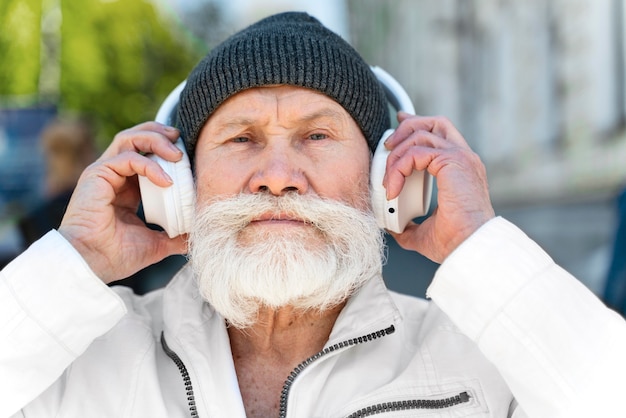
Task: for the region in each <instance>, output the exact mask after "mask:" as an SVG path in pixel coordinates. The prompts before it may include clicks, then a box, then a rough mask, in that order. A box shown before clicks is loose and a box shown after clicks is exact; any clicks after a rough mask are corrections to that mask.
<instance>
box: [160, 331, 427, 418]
mask: <svg viewBox="0 0 626 418" xmlns="http://www.w3.org/2000/svg"><path fill="white" fill-rule="evenodd" d="M395 331H396V328H395V327H394V326H393V325H391V326H390V327H388V328H385V329H382V330H380V331H376V332H372V333H371V334H367V335H364V336H362V337H357V338H352V339H349V340H346V341H342V342H339V343H337V344H333V345H332V346H330V347H326V348H325V349H323V350H322V351H320V352H319V353H317V354H315V355H313V356H311V357H309V358H308V359H306V360H304V361H303V362H302V363H300V364H299V365H298V366H297V367H296V368H295V369H293V371H292V372H291V374H290V375H289V377H288V378H287V380H286V381H285V383H284V384H283V390H282V391H281V394H280V412H279V417H280V418H285V417H286V416H287V400H288V398H289V392H290V391H291V387H292V386H293V382H294V380H295V379H296V377H298V375H299V374H300V373H302V371H303V370H304V369H306V368H307V367H308V366H310V365H311V364H312V363H313V362H315V361H316V360H318V359H320V358H321V357H324V356H326V355H327V354H330V353H332V352H334V351H336V350H339V349H342V348H344V347H351V346H353V345H358V344H363V343H366V342H368V341H372V340H375V339H377V338H381V337H384V336H386V335H389V334H393V333H394V332H395ZM161 345H162V346H163V351H165V354H167V356H168V357H169V358H170V359H172V361H173V362H174V364H176V367H178V370H179V371H180V374H181V376H182V377H183V382H184V384H185V391H186V392H187V401H188V403H189V412H190V414H191V417H192V418H198V416H199V415H198V411H197V409H196V401H195V397H194V394H193V386H192V384H191V377H189V372H188V371H187V367H186V366H185V364H184V363H183V361H182V360H181V359H180V357H179V356H178V354H176V353H175V352H174V351H173V350H172V349H171V348H169V346H168V345H167V343H166V342H165V336H164V334H163V331H161ZM408 402H415V401H408ZM417 402H437V401H434V400H430V401H428V400H427V401H417ZM394 403H398V404H400V402H394ZM381 405H383V404H381ZM370 409H371V408H370ZM381 411H382V410H381ZM370 415H371V413H370ZM352 416H354V417H359V416H367V415H354V414H353V415H351V417H352Z"/></svg>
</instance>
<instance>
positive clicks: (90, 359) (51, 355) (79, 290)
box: [0, 218, 626, 418]
mask: <svg viewBox="0 0 626 418" xmlns="http://www.w3.org/2000/svg"><path fill="white" fill-rule="evenodd" d="M1 274H2V277H1V279H0V397H1V398H0V417H7V416H16V417H22V416H25V417H78V416H88V417H144V416H145V417H188V416H193V414H192V412H194V411H195V412H196V413H197V414H198V416H200V417H228V418H230V417H244V416H245V413H244V408H243V404H242V401H241V395H240V393H239V388H238V384H237V378H236V374H235V370H234V366H233V361H232V357H231V355H230V346H229V341H228V336H227V333H226V329H225V327H224V321H223V319H222V318H221V317H220V316H219V315H218V314H216V313H215V312H214V311H213V310H212V308H211V307H210V306H209V305H208V304H206V303H203V302H202V300H201V298H200V297H199V295H198V292H197V289H196V286H195V282H194V280H193V278H192V277H191V273H190V269H188V268H183V270H182V271H181V272H180V273H179V274H178V275H177V276H176V277H175V278H174V279H173V280H172V281H171V283H170V284H169V285H168V286H167V287H166V288H165V289H164V290H159V291H156V292H153V293H151V294H148V295H146V296H143V297H138V296H135V295H133V294H131V292H130V291H129V290H128V289H125V288H122V287H118V288H114V289H111V288H109V287H107V286H105V285H104V284H103V283H102V282H101V281H100V280H99V279H98V278H97V277H95V276H94V274H93V273H92V272H91V271H90V269H89V268H88V267H87V265H86V264H85V263H84V261H83V260H82V259H81V258H80V256H79V255H78V254H77V253H76V251H75V250H74V249H73V248H72V247H71V246H70V245H69V244H68V243H67V242H66V241H64V240H63V239H62V238H61V237H60V235H59V234H58V233H56V232H51V233H50V234H48V235H47V236H46V237H44V238H43V239H42V240H40V241H39V242H38V243H36V244H35V245H34V246H33V247H31V248H30V249H29V250H28V251H27V252H26V253H25V254H23V255H22V256H21V257H20V258H19V259H17V260H16V261H14V262H13V263H12V264H10V265H9V266H7V267H6V268H5V270H3V271H2V273H1ZM428 295H429V297H430V298H432V300H433V301H434V302H435V303H432V302H428V301H425V300H421V299H417V298H413V297H408V296H402V295H399V294H395V293H393V292H389V291H388V290H387V289H385V287H384V285H383V282H382V279H381V278H380V277H376V278H373V279H372V280H371V281H370V282H369V283H368V284H367V285H366V286H365V287H364V288H363V289H361V291H359V292H358V293H357V294H356V295H355V296H353V297H352V298H351V299H350V301H349V302H348V304H347V305H346V307H345V308H344V310H343V311H342V312H341V314H340V316H339V318H338V320H337V322H336V324H335V326H334V328H333V331H332V333H331V335H330V338H329V341H328V343H327V344H326V348H325V349H324V350H323V352H322V353H320V354H319V355H318V356H314V358H312V359H307V360H304V361H303V364H302V365H301V366H300V367H298V368H297V369H296V370H294V372H293V373H292V376H289V377H286V383H285V389H284V391H283V404H282V407H283V408H284V410H283V413H284V416H286V417H348V416H355V417H356V416H369V415H373V414H374V413H379V412H380V413H381V415H380V416H381V417H409V416H411V417H413V416H430V417H432V416H445V417H465V416H472V417H507V416H513V417H516V418H517V417H526V416H528V417H625V416H626V407H623V406H622V405H621V404H622V402H621V397H622V396H623V393H624V389H626V384H625V383H624V381H625V379H624V377H625V376H626V324H625V323H624V321H623V320H622V318H621V317H619V316H618V315H616V314H614V313H612V312H611V311H609V310H608V309H606V308H604V306H603V305H602V304H601V303H600V301H598V300H597V298H595V296H593V295H592V294H591V293H590V292H589V291H588V290H587V289H586V288H585V287H584V286H582V285H581V284H580V283H579V282H577V281H576V280H575V279H574V278H572V277H571V276H570V275H569V274H567V273H566V272H565V271H563V270H562V269H560V268H559V267H558V266H556V265H555V264H554V263H553V262H552V260H551V259H550V258H549V257H548V256H547V255H546V254H545V253H544V252H543V251H542V250H541V249H540V248H539V247H537V246H536V245H535V244H534V243H533V242H532V241H530V240H529V239H528V238H527V237H526V236H525V235H524V234H523V233H521V231H519V230H518V229H517V228H515V227H514V226H513V225H511V224H510V223H508V222H506V221H504V220H503V219H501V218H498V219H495V220H493V221H491V222H489V223H488V224H486V225H485V226H483V227H482V228H481V229H480V230H479V231H477V233H475V234H474V235H473V236H472V237H470V239H469V240H468V241H466V242H465V243H464V244H463V245H462V246H461V247H460V248H459V249H457V251H455V252H454V253H453V254H452V255H451V256H450V257H449V258H448V259H447V260H446V261H445V262H444V263H443V264H442V266H441V267H440V269H439V270H438V272H437V274H436V277H435V279H434V281H433V283H432V285H431V286H430V288H429V291H428ZM444 312H445V313H444ZM161 335H163V337H164V341H165V344H166V346H163V345H162V337H161ZM368 408H369V409H368ZM359 414H360V415H359Z"/></svg>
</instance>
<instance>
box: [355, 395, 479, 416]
mask: <svg viewBox="0 0 626 418" xmlns="http://www.w3.org/2000/svg"><path fill="white" fill-rule="evenodd" d="M469 400H470V396H469V394H468V393H467V392H461V393H459V394H458V395H456V396H451V397H449V398H445V399H412V400H408V401H396V402H383V403H379V404H377V405H373V406H368V407H367V408H363V409H360V410H358V411H356V412H354V413H352V414H350V415H348V417H347V418H361V417H369V416H370V415H376V414H382V413H385V412H393V411H410V410H414V409H443V408H450V407H453V406H455V405H460V404H463V403H466V402H469Z"/></svg>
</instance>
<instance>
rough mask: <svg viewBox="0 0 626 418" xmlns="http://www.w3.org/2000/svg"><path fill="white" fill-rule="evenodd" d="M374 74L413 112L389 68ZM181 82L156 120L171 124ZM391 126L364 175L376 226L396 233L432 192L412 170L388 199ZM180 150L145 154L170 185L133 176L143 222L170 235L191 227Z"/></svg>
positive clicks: (186, 168) (189, 179)
mask: <svg viewBox="0 0 626 418" xmlns="http://www.w3.org/2000/svg"><path fill="white" fill-rule="evenodd" d="M371 68H372V71H373V72H374V74H375V75H376V78H377V79H378V81H379V82H380V83H381V85H382V86H383V89H384V90H385V94H386V96H387V100H388V101H389V103H390V104H391V106H392V107H394V108H395V110H396V111H400V110H401V111H404V112H407V113H410V114H415V109H414V107H413V103H412V102H411V99H410V98H409V95H408V94H407V92H406V91H405V90H404V89H403V88H402V86H401V85H400V83H398V82H397V81H396V80H395V79H394V78H393V77H392V76H391V75H390V74H389V73H387V72H385V71H384V70H383V69H381V68H379V67H371ZM185 83H186V81H183V82H181V83H180V84H179V85H178V86H176V88H175V89H174V90H172V92H171V93H170V94H169V95H168V96H167V98H166V99H165V100H164V101H163V104H162V105H161V107H160V108H159V111H158V112H157V115H156V121H157V122H160V123H163V124H166V125H172V121H173V119H174V116H175V114H176V108H177V106H178V100H179V97H180V93H181V91H182V90H183V88H184V87H185ZM392 133H393V130H391V129H389V130H387V131H386V132H385V133H384V134H383V137H382V138H381V140H380V141H379V143H378V147H377V148H376V152H375V153H374V157H373V159H372V168H371V175H370V185H371V200H372V209H373V211H374V214H375V215H376V219H377V220H378V225H379V226H380V227H381V228H385V229H388V230H390V231H394V232H398V233H399V232H402V231H403V230H404V228H405V227H406V225H407V224H408V223H409V222H410V221H411V220H412V219H414V218H416V217H418V216H424V215H426V214H427V213H428V209H429V207H430V201H431V196H432V185H433V178H432V176H431V175H430V174H428V173H427V172H424V171H414V172H413V174H411V176H409V177H407V178H406V179H405V185H404V187H403V189H402V192H401V193H400V195H399V196H398V197H396V198H395V199H393V200H390V201H388V200H387V198H386V192H385V188H384V187H383V185H382V179H383V176H384V175H385V167H386V161H387V156H388V155H389V151H387V149H386V148H385V146H384V141H385V139H387V137H388V136H389V135H391V134H392ZM175 145H176V146H177V147H178V148H179V149H180V150H181V151H183V158H182V159H181V160H180V161H178V162H176V163H173V162H170V161H166V160H164V159H162V158H161V157H159V156H157V155H149V157H150V158H151V159H153V160H154V161H156V162H157V163H159V165H161V167H162V168H163V170H164V171H165V172H166V173H167V174H168V175H169V176H170V177H171V178H172V180H173V181H174V184H173V185H172V186H170V187H166V188H162V187H158V186H156V185H155V184H154V183H152V182H151V181H150V180H148V179H147V178H146V177H144V176H139V188H140V191H141V199H142V201H143V210H144V214H145V218H146V222H148V223H153V224H156V225H159V226H161V227H162V228H163V229H164V230H165V231H166V232H167V234H168V236H169V237H170V238H173V237H175V236H178V235H180V234H183V233H187V232H189V231H190V230H191V222H192V219H193V209H194V200H195V187H194V183H193V175H192V171H191V165H190V162H189V157H188V155H187V153H186V151H185V146H184V144H183V142H182V140H181V139H180V138H179V139H178V141H176V144H175Z"/></svg>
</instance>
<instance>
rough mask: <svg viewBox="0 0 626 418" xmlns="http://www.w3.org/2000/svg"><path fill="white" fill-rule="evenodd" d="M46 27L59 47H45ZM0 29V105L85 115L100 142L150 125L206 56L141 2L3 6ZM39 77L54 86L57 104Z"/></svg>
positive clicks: (6, 2)
mask: <svg viewBox="0 0 626 418" xmlns="http://www.w3.org/2000/svg"><path fill="white" fill-rule="evenodd" d="M51 15H52V17H55V16H56V18H55V19H51V18H50V17H51ZM50 21H52V22H53V23H54V21H56V22H58V25H57V26H58V29H57V30H58V31H59V32H60V33H59V34H58V39H59V42H58V43H59V45H58V46H55V44H54V42H51V41H50V39H49V37H50V36H51V33H50V30H54V27H55V25H54V24H52V25H50ZM0 27H2V28H3V30H2V31H0V56H1V57H2V58H1V59H0V97H4V98H5V99H6V98H7V97H13V98H14V97H15V96H28V97H31V98H33V99H32V100H30V101H29V103H28V105H30V106H33V105H38V104H41V103H42V102H49V101H54V102H55V104H58V106H59V110H60V111H61V112H64V111H71V112H79V113H83V114H88V115H90V116H91V117H92V118H93V119H94V120H95V121H96V122H97V125H98V128H99V129H98V130H99V133H100V135H99V136H100V137H101V138H103V139H101V141H102V140H103V141H105V142H108V141H109V140H110V139H111V138H112V136H113V135H114V134H115V133H116V132H118V131H120V130H121V129H125V128H128V127H130V126H132V125H134V124H136V123H138V122H141V121H144V120H149V119H153V118H154V115H155V113H156V110H157V108H158V105H159V104H160V102H161V101H162V100H163V98H164V97H165V96H166V95H167V93H169V92H170V91H171V89H172V88H174V87H175V86H176V84H178V82H180V81H181V80H182V79H184V78H185V77H186V76H187V74H188V72H189V70H190V69H191V68H192V67H193V65H194V64H195V63H196V62H197V61H198V60H199V59H200V57H201V56H202V55H204V53H205V52H206V46H205V45H204V44H203V43H202V42H199V41H197V40H194V39H193V38H190V37H188V36H185V33H186V31H185V30H184V28H182V27H180V26H179V24H178V23H176V22H175V20H174V19H172V18H171V16H168V15H165V14H159V13H158V11H157V10H156V9H155V7H154V5H153V4H152V3H150V2H147V1H145V0H124V1H116V0H81V1H72V0H2V2H1V3H0ZM42 36H43V37H44V39H41V37H42ZM42 50H43V51H42ZM50 54H56V55H57V56H56V65H57V66H58V69H57V70H55V69H54V68H51V67H54V66H55V60H54V59H53V58H51V57H50ZM57 72H58V74H57ZM43 77H51V78H52V79H53V81H54V79H56V80H57V81H56V83H57V84H58V87H57V89H56V95H57V97H51V96H50V93H51V92H52V93H54V90H55V89H50V86H49V84H50V83H46V82H42V80H41V78H43ZM43 81H46V80H43ZM42 86H48V87H47V91H42ZM5 101H6V100H5ZM0 104H1V103H0ZM101 145H105V144H101Z"/></svg>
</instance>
